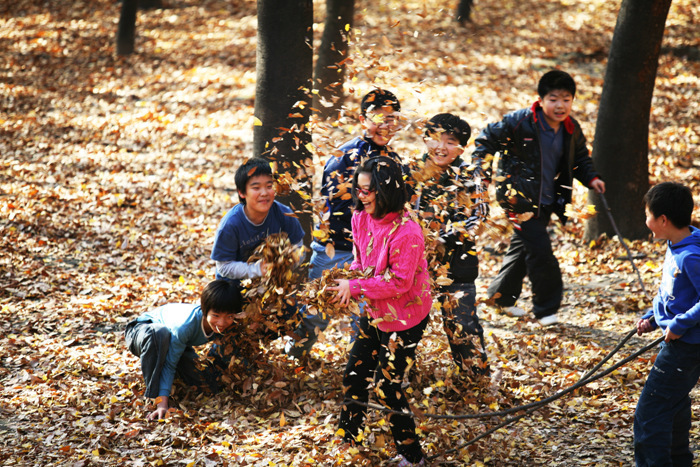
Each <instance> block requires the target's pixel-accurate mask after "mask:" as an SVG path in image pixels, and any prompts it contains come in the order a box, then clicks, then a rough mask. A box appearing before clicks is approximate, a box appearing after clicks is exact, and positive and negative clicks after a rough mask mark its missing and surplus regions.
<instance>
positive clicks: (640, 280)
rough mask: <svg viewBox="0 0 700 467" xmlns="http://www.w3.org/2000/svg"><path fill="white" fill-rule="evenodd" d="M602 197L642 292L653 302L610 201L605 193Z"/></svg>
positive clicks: (606, 211) (601, 194)
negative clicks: (616, 220) (609, 203)
mask: <svg viewBox="0 0 700 467" xmlns="http://www.w3.org/2000/svg"><path fill="white" fill-rule="evenodd" d="M598 194H599V195H600V199H601V200H602V201H603V206H604V207H605V213H606V214H607V215H608V219H609V220H610V224H611V225H612V226H613V229H614V230H615V233H616V234H617V238H618V240H620V243H622V246H623V247H625V251H627V258H628V259H629V260H630V263H632V267H633V268H634V271H635V272H636V273H637V279H638V280H639V285H641V286H642V292H644V295H645V296H646V297H647V300H649V301H651V299H652V298H651V297H650V296H649V293H648V292H647V289H646V288H645V287H644V282H643V281H642V275H641V274H640V272H639V269H637V265H635V264H634V259H633V258H632V252H631V251H630V249H629V247H628V246H627V244H626V243H625V240H624V239H623V238H622V234H621V233H620V229H618V228H617V224H616V223H615V219H613V216H612V211H611V210H610V206H608V200H607V199H605V195H604V194H603V193H598Z"/></svg>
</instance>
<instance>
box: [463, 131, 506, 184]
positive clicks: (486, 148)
mask: <svg viewBox="0 0 700 467" xmlns="http://www.w3.org/2000/svg"><path fill="white" fill-rule="evenodd" d="M511 133H512V130H511V128H510V125H509V124H508V122H507V121H506V119H505V118H504V119H503V120H501V121H500V122H498V123H490V124H488V125H487V126H486V128H484V129H483V130H482V132H481V133H480V134H479V136H478V137H477V138H476V140H475V141H474V145H475V148H474V152H472V157H473V158H476V159H477V160H478V161H480V165H481V166H482V167H484V164H483V162H484V161H485V159H486V156H488V155H489V154H490V155H492V156H494V155H496V153H500V154H501V157H503V156H504V153H505V150H506V149H507V147H508V144H509V141H510V140H511V138H510V136H509V135H510V134H511ZM492 176H493V175H492V167H491V164H490V163H489V164H485V167H484V177H485V178H486V180H491V177H492Z"/></svg>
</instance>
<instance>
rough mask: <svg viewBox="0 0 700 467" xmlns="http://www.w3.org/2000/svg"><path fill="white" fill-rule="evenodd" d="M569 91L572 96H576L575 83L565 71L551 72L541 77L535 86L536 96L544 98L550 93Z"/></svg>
mask: <svg viewBox="0 0 700 467" xmlns="http://www.w3.org/2000/svg"><path fill="white" fill-rule="evenodd" d="M559 90H563V91H569V92H570V93H571V95H572V96H576V83H575V82H574V79H573V78H572V77H571V75H570V74H568V73H567V72H565V71H561V70H551V71H548V72H547V73H545V74H544V75H542V78H540V82H539V83H538V84H537V94H539V96H540V97H544V96H546V95H547V94H549V93H550V92H552V91H559Z"/></svg>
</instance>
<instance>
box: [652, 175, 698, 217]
mask: <svg viewBox="0 0 700 467" xmlns="http://www.w3.org/2000/svg"><path fill="white" fill-rule="evenodd" d="M644 204H645V205H646V207H647V209H649V212H650V213H652V214H653V215H654V217H659V216H666V217H667V218H668V220H670V221H671V223H672V224H673V225H674V227H676V228H677V229H682V228H684V227H688V226H689V225H690V218H691V216H692V214H693V193H691V191H690V188H688V187H687V186H685V185H681V184H680V183H674V182H663V183H659V184H658V185H654V186H653V187H651V188H649V191H647V193H646V194H645V195H644Z"/></svg>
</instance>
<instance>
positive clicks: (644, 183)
mask: <svg viewBox="0 0 700 467" xmlns="http://www.w3.org/2000/svg"><path fill="white" fill-rule="evenodd" d="M670 6H671V0H623V1H622V5H621V6H620V12H619V13H618V15H617V24H616V25H615V33H614V34H613V39H612V45H611V46H610V54H609V57H608V65H607V69H606V71H605V80H604V82H603V92H602V96H601V98H600V109H599V112H598V121H597V123H596V131H595V140H594V142H593V163H594V165H595V167H596V169H597V170H598V172H599V173H600V175H601V178H602V179H603V180H604V181H605V182H606V189H607V192H606V194H605V198H606V200H607V201H608V205H609V206H610V211H611V214H612V215H613V217H614V220H615V224H616V225H617V226H618V228H619V230H620V233H621V234H622V236H623V237H625V238H628V239H639V238H646V237H647V236H648V235H649V231H648V229H647V228H646V226H645V224H644V210H643V207H642V198H643V196H644V194H645V193H646V191H647V190H648V188H649V159H648V153H649V113H650V111H651V98H652V95H653V93H654V81H655V80H656V69H657V67H658V59H659V53H660V50H661V41H662V39H663V34H664V25H665V23H666V16H667V15H668V10H669V8H670ZM588 200H589V203H590V204H595V205H596V210H597V211H598V215H597V216H595V217H593V218H591V219H589V221H588V222H587V224H586V233H585V238H586V239H588V240H590V239H594V238H597V237H598V236H599V235H600V234H602V233H607V234H608V236H612V235H614V234H615V231H614V228H613V226H612V224H611V223H610V221H609V219H608V216H607V214H605V213H604V212H603V211H604V207H603V203H602V201H601V199H600V196H599V195H597V194H595V193H594V192H593V191H590V192H589V194H588Z"/></svg>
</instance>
